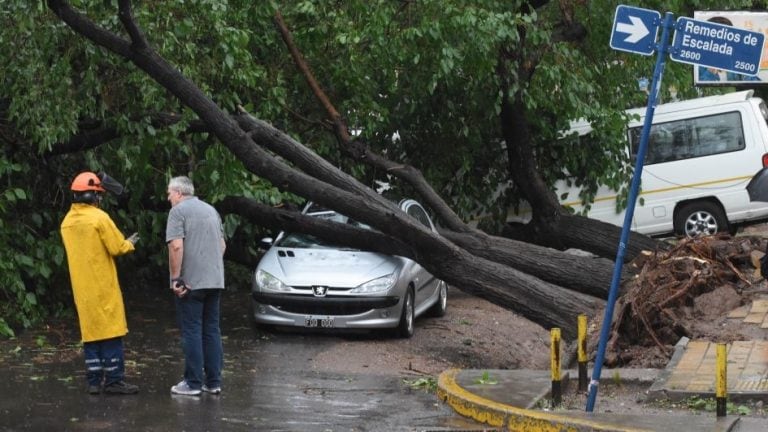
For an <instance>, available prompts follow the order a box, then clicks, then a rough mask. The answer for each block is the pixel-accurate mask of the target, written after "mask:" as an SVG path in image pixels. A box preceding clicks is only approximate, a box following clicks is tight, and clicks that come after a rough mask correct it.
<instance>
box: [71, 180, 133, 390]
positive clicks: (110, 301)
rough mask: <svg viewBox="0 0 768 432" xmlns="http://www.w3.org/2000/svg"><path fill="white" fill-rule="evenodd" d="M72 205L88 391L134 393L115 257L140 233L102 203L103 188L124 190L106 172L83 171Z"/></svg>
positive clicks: (76, 291)
mask: <svg viewBox="0 0 768 432" xmlns="http://www.w3.org/2000/svg"><path fill="white" fill-rule="evenodd" d="M70 189H71V190H72V194H73V198H72V207H71V208H70V210H69V212H68V213H67V215H66V216H65V217H64V220H63V221H62V223H61V238H62V240H63V241H64V248H65V249H66V251H67V261H68V263H69V276H70V279H71V281H72V293H73V295H74V300H75V307H76V308H77V315H78V318H79V321H80V333H81V336H82V340H83V351H84V352H85V366H86V379H87V381H88V393H90V394H99V393H100V392H101V391H102V385H103V391H104V393H111V394H134V393H137V392H138V391H139V388H138V387H137V386H135V385H132V384H128V383H126V382H125V381H124V377H125V362H124V357H123V336H125V335H126V334H127V333H128V325H127V322H126V319H125V307H124V305H123V295H122V291H120V285H119V283H118V280H117V267H116V265H115V258H114V257H116V256H119V255H124V254H127V253H129V252H133V251H134V246H135V244H136V242H137V241H138V239H139V237H138V234H137V233H135V234H133V235H131V236H130V237H129V238H127V239H126V238H125V236H123V234H122V233H121V232H120V230H118V229H117V227H116V226H115V223H114V222H113V221H112V219H111V218H110V217H109V215H108V214H107V213H106V212H104V211H103V210H101V209H100V208H99V205H100V203H101V196H102V193H104V192H105V191H107V190H108V191H110V192H113V193H115V194H117V195H119V194H120V193H122V191H123V187H122V185H120V183H118V182H116V181H114V179H112V178H110V177H109V176H107V175H106V174H103V173H102V174H99V175H96V174H94V173H92V172H83V173H80V174H78V176H77V177H75V179H74V181H73V182H72V186H71V188H70Z"/></svg>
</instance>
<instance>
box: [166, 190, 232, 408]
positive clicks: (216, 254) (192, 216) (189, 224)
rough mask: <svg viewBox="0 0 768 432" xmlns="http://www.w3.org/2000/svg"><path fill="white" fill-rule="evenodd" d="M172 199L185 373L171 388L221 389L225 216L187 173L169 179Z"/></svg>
mask: <svg viewBox="0 0 768 432" xmlns="http://www.w3.org/2000/svg"><path fill="white" fill-rule="evenodd" d="M168 201H170V203H171V211H170V212H169V213H168V223H167V225H166V229H165V241H166V243H168V270H169V271H170V276H171V290H172V291H173V293H174V294H175V295H176V299H175V302H176V311H177V316H178V318H179V327H180V328H181V337H182V347H183V350H184V379H183V380H182V381H181V382H179V383H178V384H176V385H174V386H173V387H171V393H173V394H181V395H190V396H197V395H199V394H200V393H201V392H208V393H211V394H220V393H221V369H222V367H223V363H224V352H223V348H222V344H221V329H220V327H219V316H220V313H219V303H220V300H221V291H222V290H223V289H224V257H223V256H224V250H225V248H226V244H225V242H224V232H223V228H222V224H221V217H220V216H219V214H218V212H216V209H214V208H213V207H212V206H211V205H210V204H208V203H206V202H204V201H202V200H200V199H198V198H197V197H196V196H195V187H194V185H193V184H192V180H190V179H189V178H188V177H184V176H181V177H174V178H172V179H171V181H170V182H168Z"/></svg>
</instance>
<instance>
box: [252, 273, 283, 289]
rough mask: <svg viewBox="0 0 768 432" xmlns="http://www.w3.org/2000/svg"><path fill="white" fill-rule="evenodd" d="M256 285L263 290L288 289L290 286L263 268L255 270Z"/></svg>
mask: <svg viewBox="0 0 768 432" xmlns="http://www.w3.org/2000/svg"><path fill="white" fill-rule="evenodd" d="M255 279H256V286H257V287H259V288H260V289H262V290H264V291H281V292H285V291H290V290H291V288H290V287H289V286H288V285H286V284H284V283H283V281H281V280H280V279H278V278H276V277H274V276H272V275H271V274H269V273H267V272H265V271H264V270H261V269H259V270H256V276H255Z"/></svg>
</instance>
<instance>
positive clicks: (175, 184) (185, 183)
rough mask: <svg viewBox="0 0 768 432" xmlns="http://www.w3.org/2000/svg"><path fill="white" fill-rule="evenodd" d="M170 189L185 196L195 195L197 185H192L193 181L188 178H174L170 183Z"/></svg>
mask: <svg viewBox="0 0 768 432" xmlns="http://www.w3.org/2000/svg"><path fill="white" fill-rule="evenodd" d="M168 189H171V190H175V191H176V192H178V193H180V194H182V195H184V196H191V195H194V194H195V185H194V184H192V180H190V178H189V177H187V176H178V177H174V178H172V179H171V181H169V182H168Z"/></svg>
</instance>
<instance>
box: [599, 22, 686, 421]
mask: <svg viewBox="0 0 768 432" xmlns="http://www.w3.org/2000/svg"><path fill="white" fill-rule="evenodd" d="M673 26H674V21H673V15H672V13H671V12H667V13H666V14H665V15H664V22H663V23H662V33H661V40H660V41H659V44H658V47H657V52H656V67H655V69H654V71H653V80H652V81H651V92H650V94H649V95H648V106H647V107H646V110H645V122H644V123H643V130H642V132H641V134H640V147H639V148H638V150H637V161H636V162H635V172H634V174H633V176H632V184H631V186H630V189H629V197H628V202H627V212H626V214H625V215H624V226H623V227H622V228H621V239H620V240H619V248H618V251H617V252H616V262H615V263H614V266H613V278H612V280H611V289H610V291H609V292H608V303H607V304H606V306H605V317H604V318H603V326H602V328H601V329H600V342H599V343H598V346H597V355H596V357H595V367H594V369H593V370H592V380H591V381H590V382H589V395H588V397H587V409H586V410H587V412H592V411H593V410H594V408H595V398H596V397H597V387H598V385H599V384H600V373H601V372H602V369H603V361H604V360H605V346H606V344H607V343H608V333H609V331H610V329H611V322H612V321H613V308H614V306H615V305H616V297H617V296H618V292H619V283H620V282H621V268H622V266H623V265H624V253H625V252H626V246H627V242H628V241H629V230H630V227H631V226H632V217H633V215H634V213H635V202H636V201H637V193H638V190H639V189H640V177H642V174H643V161H644V160H645V152H646V150H647V149H648V134H649V132H650V130H651V122H652V121H653V113H654V111H655V110H656V99H657V97H658V95H659V89H660V87H661V78H662V76H663V75H664V65H665V62H666V53H667V48H668V43H669V29H670V28H672V27H673Z"/></svg>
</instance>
